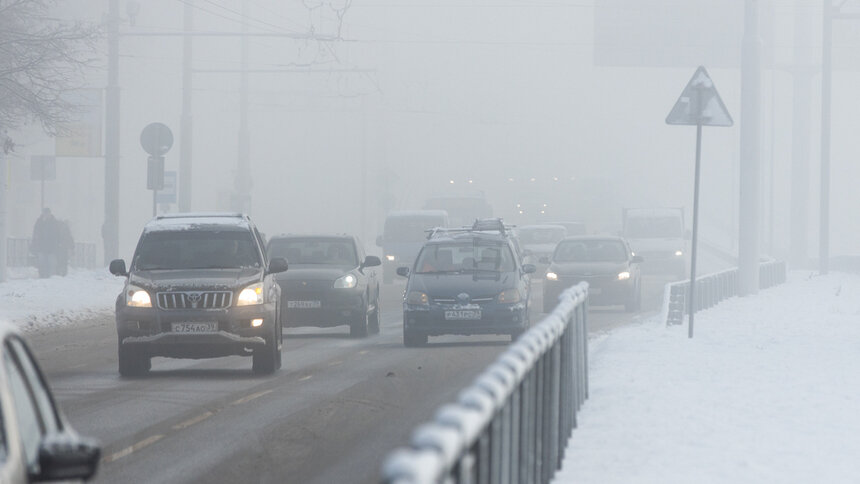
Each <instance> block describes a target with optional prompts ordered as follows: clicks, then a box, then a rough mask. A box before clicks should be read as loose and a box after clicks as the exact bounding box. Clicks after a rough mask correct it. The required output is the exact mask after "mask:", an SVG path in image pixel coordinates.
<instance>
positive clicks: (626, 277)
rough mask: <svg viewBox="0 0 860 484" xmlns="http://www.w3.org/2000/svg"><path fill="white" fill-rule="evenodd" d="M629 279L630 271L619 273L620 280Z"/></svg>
mask: <svg viewBox="0 0 860 484" xmlns="http://www.w3.org/2000/svg"><path fill="white" fill-rule="evenodd" d="M627 279H630V273H629V272H627V271H624V272H619V273H618V280H619V281H626V280H627Z"/></svg>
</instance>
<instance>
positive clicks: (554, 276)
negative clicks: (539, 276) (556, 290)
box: [546, 271, 558, 281]
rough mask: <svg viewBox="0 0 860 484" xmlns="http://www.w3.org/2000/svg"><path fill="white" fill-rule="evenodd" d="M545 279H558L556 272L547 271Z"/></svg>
mask: <svg viewBox="0 0 860 484" xmlns="http://www.w3.org/2000/svg"><path fill="white" fill-rule="evenodd" d="M546 280H547V281H557V280H558V274H556V273H555V272H552V271H550V272H547V273H546Z"/></svg>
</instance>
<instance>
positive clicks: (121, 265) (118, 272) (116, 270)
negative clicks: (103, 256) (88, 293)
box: [102, 259, 128, 276]
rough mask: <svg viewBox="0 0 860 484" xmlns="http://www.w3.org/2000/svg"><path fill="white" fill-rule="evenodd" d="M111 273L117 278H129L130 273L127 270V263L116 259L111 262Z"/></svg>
mask: <svg viewBox="0 0 860 484" xmlns="http://www.w3.org/2000/svg"><path fill="white" fill-rule="evenodd" d="M102 267H104V266H102ZM110 273H111V274H113V275H115V276H127V275H128V271H127V270H126V268H125V261H124V260H122V259H114V260H112V261H110Z"/></svg>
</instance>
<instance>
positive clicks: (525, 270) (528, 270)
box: [523, 264, 537, 274]
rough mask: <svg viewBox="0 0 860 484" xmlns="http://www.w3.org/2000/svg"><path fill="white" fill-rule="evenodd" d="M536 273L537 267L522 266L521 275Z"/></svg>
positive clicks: (530, 265) (531, 265)
mask: <svg viewBox="0 0 860 484" xmlns="http://www.w3.org/2000/svg"><path fill="white" fill-rule="evenodd" d="M535 272H537V267H535V265H534V264H523V273H525V274H534V273H535Z"/></svg>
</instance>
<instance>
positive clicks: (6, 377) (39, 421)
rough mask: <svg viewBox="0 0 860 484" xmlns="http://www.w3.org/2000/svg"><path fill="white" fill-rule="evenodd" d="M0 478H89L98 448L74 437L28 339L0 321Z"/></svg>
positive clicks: (23, 480)
mask: <svg viewBox="0 0 860 484" xmlns="http://www.w3.org/2000/svg"><path fill="white" fill-rule="evenodd" d="M0 342H2V347H0V352H2V356H0V482H2V483H10V484H11V483H15V484H17V483H26V482H36V481H60V480H62V481H68V480H81V479H83V480H87V479H89V478H91V477H92V476H93V475H94V474H95V472H96V468H97V467H98V463H99V457H100V455H101V449H100V448H99V445H98V444H97V443H96V442H95V441H93V440H91V439H86V438H83V437H80V436H78V434H77V433H76V432H75V431H74V430H73V429H72V428H71V427H70V426H69V424H68V423H67V422H66V419H65V417H64V416H63V414H62V412H61V411H60V409H59V407H58V406H57V404H56V402H55V401H54V397H53V395H52V394H51V389H50V387H49V386H48V382H47V380H46V379H45V377H44V375H43V374H42V371H41V370H40V369H39V365H38V363H37V362H36V359H35V358H33V354H32V353H31V352H30V349H29V347H28V346H27V343H25V342H24V339H23V338H22V337H21V336H20V335H18V334H17V333H16V332H15V330H14V329H13V328H11V327H10V326H8V325H3V324H0Z"/></svg>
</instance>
